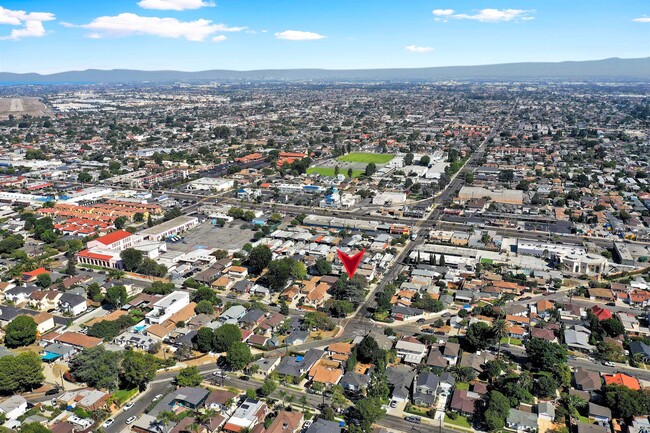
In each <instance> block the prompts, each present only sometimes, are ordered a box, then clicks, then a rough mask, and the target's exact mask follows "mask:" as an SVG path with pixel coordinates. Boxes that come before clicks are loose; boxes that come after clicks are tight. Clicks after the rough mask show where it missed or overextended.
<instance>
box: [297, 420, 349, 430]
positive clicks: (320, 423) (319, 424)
mask: <svg viewBox="0 0 650 433" xmlns="http://www.w3.org/2000/svg"><path fill="white" fill-rule="evenodd" d="M341 430H342V429H341V425H340V424H339V423H338V422H336V421H328V420H326V419H323V418H318V419H317V420H316V421H314V423H313V424H312V425H310V426H309V428H308V429H307V430H306V431H305V433H341Z"/></svg>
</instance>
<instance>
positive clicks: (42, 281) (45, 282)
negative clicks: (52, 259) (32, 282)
mask: <svg viewBox="0 0 650 433" xmlns="http://www.w3.org/2000/svg"><path fill="white" fill-rule="evenodd" d="M36 284H37V285H38V286H39V287H42V288H44V289H46V288H48V287H50V286H51V285H52V277H50V274H49V273H44V274H40V275H38V276H37V277H36Z"/></svg>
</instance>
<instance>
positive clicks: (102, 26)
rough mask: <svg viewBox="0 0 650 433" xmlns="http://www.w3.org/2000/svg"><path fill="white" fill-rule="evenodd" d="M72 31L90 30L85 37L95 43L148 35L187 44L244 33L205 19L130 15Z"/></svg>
mask: <svg viewBox="0 0 650 433" xmlns="http://www.w3.org/2000/svg"><path fill="white" fill-rule="evenodd" d="M76 27H82V28H84V29H88V30H92V31H93V32H92V33H91V34H90V35H89V37H91V38H95V39H98V38H103V37H118V36H132V35H149V36H159V37H161V38H176V39H178V38H184V39H187V40H188V41H203V40H205V38H207V37H208V36H211V35H213V34H214V33H223V32H239V31H242V30H245V29H246V27H228V26H226V25H225V24H212V21H210V20H205V19H198V20H196V21H179V20H177V19H176V18H158V17H141V16H139V15H136V14H132V13H123V14H119V15H116V16H103V17H97V18H95V19H94V20H92V21H91V22H90V23H88V24H82V25H80V26H76ZM217 38H218V36H217ZM223 39H224V38H222V39H218V40H223Z"/></svg>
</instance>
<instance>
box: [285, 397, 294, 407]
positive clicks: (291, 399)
mask: <svg viewBox="0 0 650 433" xmlns="http://www.w3.org/2000/svg"><path fill="white" fill-rule="evenodd" d="M295 400H296V397H295V396H293V395H287V405H288V406H289V407H291V403H293V402H294V401H295Z"/></svg>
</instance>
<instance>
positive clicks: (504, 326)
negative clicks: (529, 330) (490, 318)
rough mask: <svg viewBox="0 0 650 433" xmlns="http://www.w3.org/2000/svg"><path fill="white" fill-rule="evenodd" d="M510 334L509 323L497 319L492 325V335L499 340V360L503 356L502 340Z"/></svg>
mask: <svg viewBox="0 0 650 433" xmlns="http://www.w3.org/2000/svg"><path fill="white" fill-rule="evenodd" d="M507 332H508V322H506V321H505V320H504V319H501V318H499V319H497V320H495V321H494V322H493V323H492V335H493V336H494V337H495V338H496V339H497V358H499V357H500V356H501V339H502V338H503V336H504V335H506V334H507Z"/></svg>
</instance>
